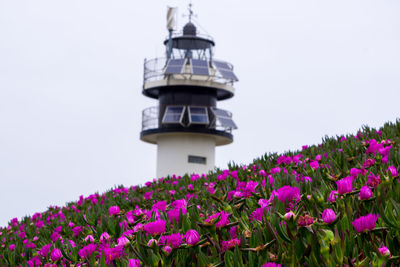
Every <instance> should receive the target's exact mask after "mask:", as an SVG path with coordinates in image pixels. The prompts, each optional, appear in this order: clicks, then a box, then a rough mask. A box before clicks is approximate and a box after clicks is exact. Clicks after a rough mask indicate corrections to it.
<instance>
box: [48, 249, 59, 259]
mask: <svg viewBox="0 0 400 267" xmlns="http://www.w3.org/2000/svg"><path fill="white" fill-rule="evenodd" d="M60 258H61V250H59V249H58V248H55V249H53V250H52V251H51V253H50V259H51V260H52V261H58V260H59V259H60Z"/></svg>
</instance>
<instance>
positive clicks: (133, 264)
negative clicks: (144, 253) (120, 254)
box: [128, 259, 140, 267]
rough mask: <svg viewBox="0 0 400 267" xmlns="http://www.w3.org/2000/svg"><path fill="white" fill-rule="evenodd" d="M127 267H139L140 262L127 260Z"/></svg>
mask: <svg viewBox="0 0 400 267" xmlns="http://www.w3.org/2000/svg"><path fill="white" fill-rule="evenodd" d="M128 267H140V260H136V259H129V261H128Z"/></svg>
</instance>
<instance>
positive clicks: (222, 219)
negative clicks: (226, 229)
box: [205, 211, 230, 228]
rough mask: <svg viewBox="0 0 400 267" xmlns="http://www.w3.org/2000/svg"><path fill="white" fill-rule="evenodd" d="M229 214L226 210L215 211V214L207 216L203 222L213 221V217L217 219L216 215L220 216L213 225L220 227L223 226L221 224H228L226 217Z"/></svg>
mask: <svg viewBox="0 0 400 267" xmlns="http://www.w3.org/2000/svg"><path fill="white" fill-rule="evenodd" d="M229 215H230V214H229V213H228V212H226V211H221V212H218V213H215V214H213V215H211V216H210V217H209V218H207V219H206V220H205V222H207V223H211V222H213V221H214V219H217V218H218V216H220V220H219V221H218V222H217V224H216V225H215V226H216V227H217V228H220V227H223V226H225V225H227V224H228V217H229Z"/></svg>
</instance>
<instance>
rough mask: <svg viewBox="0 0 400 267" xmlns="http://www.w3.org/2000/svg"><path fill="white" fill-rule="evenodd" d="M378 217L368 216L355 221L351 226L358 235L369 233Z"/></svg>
mask: <svg viewBox="0 0 400 267" xmlns="http://www.w3.org/2000/svg"><path fill="white" fill-rule="evenodd" d="M378 217H379V215H378V214H368V215H366V216H361V217H359V218H357V219H355V220H354V221H353V222H352V224H353V226H354V228H355V229H356V231H357V232H358V233H362V232H364V231H366V230H368V231H371V230H373V229H374V228H375V225H376V221H377V220H378Z"/></svg>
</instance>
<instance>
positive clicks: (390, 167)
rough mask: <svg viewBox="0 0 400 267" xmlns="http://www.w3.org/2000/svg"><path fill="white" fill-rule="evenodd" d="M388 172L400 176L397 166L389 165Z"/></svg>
mask: <svg viewBox="0 0 400 267" xmlns="http://www.w3.org/2000/svg"><path fill="white" fill-rule="evenodd" d="M386 172H390V173H391V174H392V176H393V177H397V176H399V172H398V171H397V169H396V167H395V166H389V168H387V170H386Z"/></svg>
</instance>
